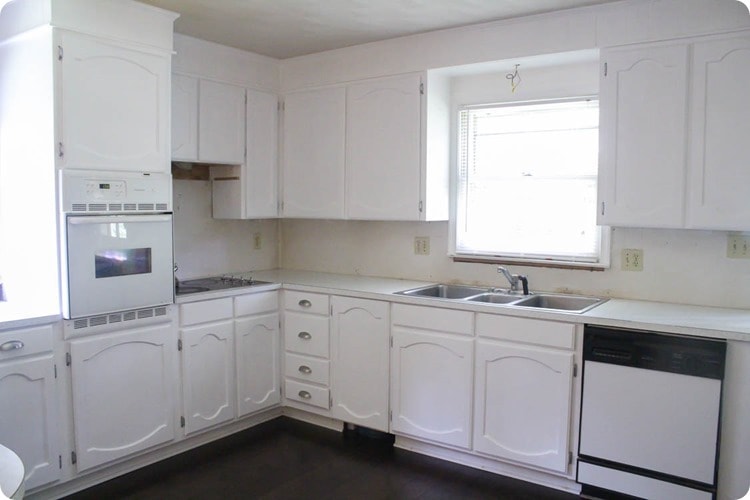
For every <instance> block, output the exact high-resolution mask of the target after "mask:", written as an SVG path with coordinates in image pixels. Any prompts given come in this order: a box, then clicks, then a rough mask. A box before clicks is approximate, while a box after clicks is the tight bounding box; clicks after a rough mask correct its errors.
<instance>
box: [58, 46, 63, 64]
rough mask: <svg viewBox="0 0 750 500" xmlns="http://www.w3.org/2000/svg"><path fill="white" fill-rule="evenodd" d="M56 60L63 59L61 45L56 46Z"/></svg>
mask: <svg viewBox="0 0 750 500" xmlns="http://www.w3.org/2000/svg"><path fill="white" fill-rule="evenodd" d="M57 60H58V61H62V60H63V48H62V45H58V46H57Z"/></svg>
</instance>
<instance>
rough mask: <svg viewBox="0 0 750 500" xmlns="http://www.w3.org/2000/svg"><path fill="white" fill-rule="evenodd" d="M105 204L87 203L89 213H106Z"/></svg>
mask: <svg viewBox="0 0 750 500" xmlns="http://www.w3.org/2000/svg"><path fill="white" fill-rule="evenodd" d="M106 211H107V204H106V203H89V212H106Z"/></svg>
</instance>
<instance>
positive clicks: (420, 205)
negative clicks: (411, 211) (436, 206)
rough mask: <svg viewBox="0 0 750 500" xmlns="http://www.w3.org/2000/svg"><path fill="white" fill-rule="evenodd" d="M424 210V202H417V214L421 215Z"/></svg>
mask: <svg viewBox="0 0 750 500" xmlns="http://www.w3.org/2000/svg"><path fill="white" fill-rule="evenodd" d="M423 208H424V202H423V201H422V200H419V213H420V214H421V213H422V209H423Z"/></svg>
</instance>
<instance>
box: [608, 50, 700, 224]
mask: <svg viewBox="0 0 750 500" xmlns="http://www.w3.org/2000/svg"><path fill="white" fill-rule="evenodd" d="M601 66H602V67H601V80H600V101H599V104H600V121H601V123H600V132H599V134H600V135H599V138H600V160H601V163H600V168H599V212H598V223H599V224H600V225H612V226H640V227H682V225H683V218H684V208H685V202H684V198H685V161H686V151H685V145H686V140H687V91H688V87H687V78H688V47H687V45H684V44H681V45H667V46H662V45H658V46H646V47H636V48H626V49H613V50H609V51H606V52H603V53H602V56H601Z"/></svg>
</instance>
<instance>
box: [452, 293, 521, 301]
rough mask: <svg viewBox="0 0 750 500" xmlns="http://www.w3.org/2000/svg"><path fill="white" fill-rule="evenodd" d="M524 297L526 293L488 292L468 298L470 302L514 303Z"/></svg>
mask: <svg viewBox="0 0 750 500" xmlns="http://www.w3.org/2000/svg"><path fill="white" fill-rule="evenodd" d="M524 298H525V296H524V295H511V294H507V293H492V292H488V293H483V294H481V295H475V296H473V297H468V298H467V299H466V300H468V301H470V302H487V303H488V304H514V303H516V302H518V301H520V300H523V299H524Z"/></svg>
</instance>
